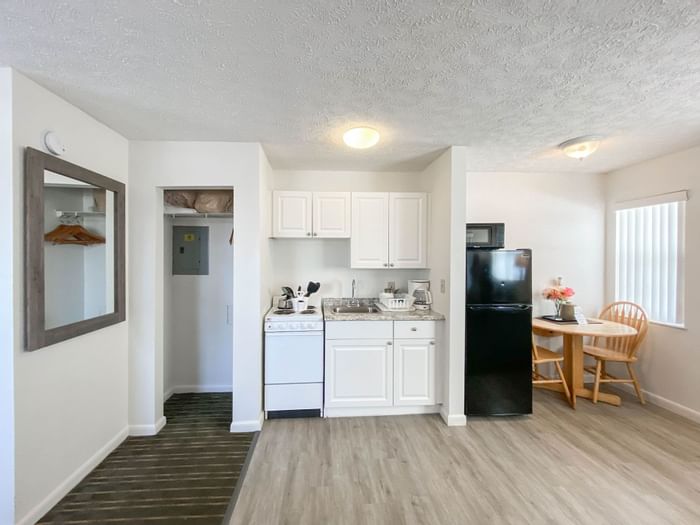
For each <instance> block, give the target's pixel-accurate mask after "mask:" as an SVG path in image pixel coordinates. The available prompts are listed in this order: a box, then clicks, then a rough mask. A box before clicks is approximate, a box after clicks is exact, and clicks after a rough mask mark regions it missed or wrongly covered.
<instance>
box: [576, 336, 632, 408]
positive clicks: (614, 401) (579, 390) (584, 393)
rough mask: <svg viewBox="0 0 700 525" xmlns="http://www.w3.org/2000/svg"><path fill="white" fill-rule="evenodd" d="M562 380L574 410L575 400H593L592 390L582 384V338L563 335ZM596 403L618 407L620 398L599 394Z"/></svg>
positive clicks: (603, 393) (613, 395)
mask: <svg viewBox="0 0 700 525" xmlns="http://www.w3.org/2000/svg"><path fill="white" fill-rule="evenodd" d="M564 379H566V384H567V385H569V391H570V392H571V395H572V403H571V405H572V407H573V408H576V398H577V397H584V398H586V399H593V390H590V389H588V388H586V387H585V385H584V384H583V336H581V335H570V334H564ZM598 401H602V402H603V403H609V404H611V405H615V406H619V405H620V403H621V402H622V400H621V399H620V396H617V395H615V394H608V393H605V392H601V393H600V394H599V395H598Z"/></svg>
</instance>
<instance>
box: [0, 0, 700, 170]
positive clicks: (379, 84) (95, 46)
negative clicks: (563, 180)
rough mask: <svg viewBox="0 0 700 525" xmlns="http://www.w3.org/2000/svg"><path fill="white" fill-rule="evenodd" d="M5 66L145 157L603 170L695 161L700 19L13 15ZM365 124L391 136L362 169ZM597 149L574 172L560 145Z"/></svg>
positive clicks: (635, 5)
mask: <svg viewBox="0 0 700 525" xmlns="http://www.w3.org/2000/svg"><path fill="white" fill-rule="evenodd" d="M0 64H2V65H9V66H13V67H15V68H17V69H18V70H19V71H21V72H23V73H25V74H27V75H28V76H29V77H31V78H33V79H35V80H36V81H38V82H39V83H40V84H42V85H44V86H46V87H47V88H49V89H51V90H52V91H54V92H56V93H58V94H59V95H61V96H63V97H64V98H66V99H67V100H69V101H70V102H72V103H74V104H75V105H77V106H79V107H81V108H83V109H84V110H85V111H87V112H88V113H90V114H92V115H93V116H95V117H96V118H98V119H99V120H101V121H103V122H105V123H106V124H108V125H109V126H111V127H112V128H114V129H116V130H117V131H119V132H120V133H122V134H123V135H125V136H126V137H128V138H130V139H149V140H151V139H152V140H231V141H260V142H262V143H263V145H264V147H265V150H266V151H267V153H268V156H269V158H270V161H271V163H272V165H273V166H275V167H280V168H282V167H284V168H317V169H325V168H328V169H333V168H338V169H341V168H342V169H393V170H400V169H421V168H422V167H423V166H425V165H426V163H427V162H429V161H430V160H431V159H432V158H434V157H435V156H436V155H437V154H438V153H439V152H440V150H442V149H443V148H445V147H446V146H448V145H450V144H456V145H464V146H467V147H468V148H469V155H470V158H469V168H470V169H473V170H547V171H549V170H562V171H605V170H609V169H613V168H617V167H620V166H623V165H627V164H631V163H634V162H638V161H641V160H644V159H647V158H650V157H654V156H657V155H660V154H663V153H667V152H670V151H674V150H677V149H681V148H683V147H687V146H690V145H695V144H698V143H700V4H699V3H698V1H697V0H694V1H689V0H686V1H682V0H666V1H661V0H658V1H652V0H647V1H631V0H605V1H598V0H587V1H572V0H553V1H548V0H522V1H513V0H511V1H495V0H473V1H400V0H380V1H370V0H367V1H353V0H344V1H343V0H314V1H311V0H306V1H291V0H264V1H253V0H249V1H239V2H233V1H231V2H228V1H223V0H222V1H205V0H172V1H164V0H161V1H154V0H151V1H138V2H136V1H130V0H101V1H100V2H94V1H93V0H81V1H79V0H75V1H58V0H54V1H50V2H47V1H44V0H32V1H30V0H25V1H19V0H15V1H7V0H0ZM354 124H368V125H372V126H375V127H377V128H378V129H379V130H380V131H381V132H382V137H383V139H382V142H381V143H380V145H379V146H378V147H376V148H374V149H372V150H368V151H359V152H358V151H352V150H348V149H347V148H345V147H344V146H343V145H342V142H341V135H342V131H344V130H345V129H346V128H347V127H350V126H351V125H354ZM589 133H599V134H603V135H605V136H607V137H608V139H607V140H606V141H605V142H604V143H603V145H602V146H601V149H600V150H599V152H598V153H596V155H594V156H593V157H591V158H589V159H587V160H585V161H582V162H581V161H575V160H572V159H568V158H566V157H564V156H563V155H561V154H560V153H559V152H558V151H557V150H556V147H555V146H556V145H557V144H558V143H559V142H561V141H563V140H565V139H568V138H571V137H574V136H578V135H582V134H589Z"/></svg>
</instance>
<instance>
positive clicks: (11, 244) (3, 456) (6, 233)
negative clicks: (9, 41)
mask: <svg viewBox="0 0 700 525" xmlns="http://www.w3.org/2000/svg"><path fill="white" fill-rule="evenodd" d="M12 153H13V147H12V71H11V70H10V69H8V68H0V523H14V521H15V517H14V516H15V509H14V506H15V415H14V408H15V407H14V395H15V394H14V345H15V337H16V334H15V326H16V320H15V315H18V312H17V311H16V310H15V306H17V305H19V297H18V296H19V293H20V290H21V283H16V282H15V279H14V277H13V273H14V267H15V262H14V261H15V257H16V255H15V250H16V249H17V248H16V247H19V248H20V249H21V244H20V240H19V239H18V238H16V232H18V230H19V228H20V227H21V226H19V225H18V223H17V221H18V220H19V218H20V214H19V213H18V212H17V210H16V209H15V208H14V207H15V205H16V203H17V195H18V193H19V191H20V190H19V189H18V186H19V184H20V180H19V179H18V178H16V177H14V171H13V164H14V162H17V161H18V159H13V155H12ZM20 224H21V223H20ZM20 236H21V235H20Z"/></svg>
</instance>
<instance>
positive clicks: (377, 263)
mask: <svg viewBox="0 0 700 525" xmlns="http://www.w3.org/2000/svg"><path fill="white" fill-rule="evenodd" d="M350 266H351V267H352V268H388V266H389V194H388V193H353V194H352V237H351V238H350Z"/></svg>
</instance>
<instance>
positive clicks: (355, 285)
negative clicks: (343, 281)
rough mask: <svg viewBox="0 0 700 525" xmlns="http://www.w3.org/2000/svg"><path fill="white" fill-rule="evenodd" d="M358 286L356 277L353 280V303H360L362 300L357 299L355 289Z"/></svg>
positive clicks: (351, 302) (351, 301)
mask: <svg viewBox="0 0 700 525" xmlns="http://www.w3.org/2000/svg"><path fill="white" fill-rule="evenodd" d="M356 288H357V283H356V282H355V279H353V280H352V299H351V300H350V304H353V305H359V304H360V300H359V299H355V289H356Z"/></svg>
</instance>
